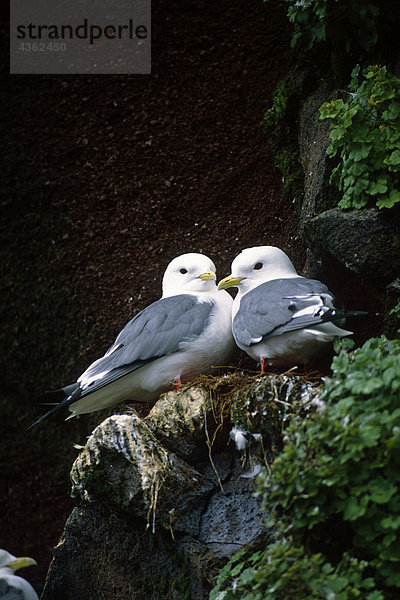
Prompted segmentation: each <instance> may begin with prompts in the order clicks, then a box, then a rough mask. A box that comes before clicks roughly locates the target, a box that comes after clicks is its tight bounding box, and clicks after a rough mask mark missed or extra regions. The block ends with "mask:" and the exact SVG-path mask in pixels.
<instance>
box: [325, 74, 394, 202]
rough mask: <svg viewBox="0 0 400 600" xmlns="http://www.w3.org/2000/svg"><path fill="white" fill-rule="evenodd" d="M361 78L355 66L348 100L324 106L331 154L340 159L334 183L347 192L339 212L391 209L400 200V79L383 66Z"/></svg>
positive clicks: (328, 103)
mask: <svg viewBox="0 0 400 600" xmlns="http://www.w3.org/2000/svg"><path fill="white" fill-rule="evenodd" d="M363 76H364V78H363V80H362V81H361V82H360V67H359V66H357V67H356V68H355V69H354V70H353V73H352V80H351V84H350V86H349V94H348V95H347V98H346V99H342V98H338V99H336V100H332V101H331V102H325V103H324V104H323V105H322V107H321V108H320V119H329V120H330V122H331V126H330V144H329V146H328V148H327V154H328V156H330V157H334V156H337V155H339V157H340V162H339V164H338V165H337V167H336V168H335V169H334V170H333V172H332V175H331V181H335V182H336V184H337V186H338V188H339V189H340V190H341V191H343V197H342V199H341V201H340V202H339V207H340V208H343V209H347V208H352V207H354V208H362V207H364V206H367V205H373V204H376V206H377V207H378V208H392V207H393V206H394V205H395V204H397V203H399V202H400V79H398V78H397V77H395V76H393V75H391V74H390V73H388V72H387V69H386V67H385V66H370V67H368V68H367V69H365V70H364V72H363Z"/></svg>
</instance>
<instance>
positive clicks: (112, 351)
mask: <svg viewBox="0 0 400 600" xmlns="http://www.w3.org/2000/svg"><path fill="white" fill-rule="evenodd" d="M213 306H214V303H213V302H212V301H209V302H199V301H198V300H197V298H196V296H193V295H189V294H180V295H179V296H171V297H169V298H161V299H160V300H157V301H156V302H153V304H150V306H147V307H146V308H145V309H144V310H142V311H141V312H139V313H138V314H137V315H136V316H135V317H133V319H132V320H131V321H129V323H128V324H127V325H126V326H125V327H124V328H123V330H122V331H121V332H120V333H119V334H118V336H117V338H116V340H115V342H114V344H113V345H112V346H111V347H110V348H109V350H108V351H107V352H106V354H105V355H104V356H103V357H102V358H99V360H96V361H95V362H94V363H93V364H91V365H90V367H89V368H88V369H86V371H85V372H84V373H83V374H82V375H81V376H80V377H79V379H78V382H77V383H75V384H72V385H69V386H67V387H65V388H62V389H61V390H56V391H55V392H52V393H50V396H52V397H54V399H59V398H60V397H61V398H62V400H61V401H60V402H59V404H57V405H56V406H54V407H53V408H51V409H50V410H49V411H48V412H47V413H45V414H44V415H42V416H41V417H39V419H37V420H36V421H35V422H34V423H32V425H30V427H29V428H28V429H30V428H31V427H34V426H35V425H37V424H38V423H40V422H41V421H43V420H44V419H46V418H47V417H49V416H50V415H52V414H53V413H55V412H57V411H58V410H60V409H61V408H64V407H66V406H70V404H73V403H74V402H76V401H77V400H79V398H82V397H84V396H88V395H89V394H92V393H93V392H96V391H97V390H98V389H100V388H103V387H105V386H106V385H108V384H110V383H112V382H113V381H116V380H117V379H120V378H121V377H124V376H125V375H128V373H131V372H132V371H135V370H137V369H139V368H140V367H142V366H143V365H146V364H147V363H149V362H151V361H153V360H155V359H157V358H160V357H161V356H164V355H166V354H172V353H173V352H177V351H178V350H180V348H181V347H182V346H183V345H184V344H185V343H186V342H188V341H190V340H194V339H195V338H196V337H198V336H199V335H201V334H202V332H203V331H204V330H205V329H206V328H207V326H208V324H209V321H210V316H211V311H212V309H213Z"/></svg>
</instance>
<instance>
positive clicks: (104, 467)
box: [71, 452, 129, 511]
mask: <svg viewBox="0 0 400 600" xmlns="http://www.w3.org/2000/svg"><path fill="white" fill-rule="evenodd" d="M113 457H115V458H116V460H118V453H117V452H110V454H108V456H107V461H106V460H104V458H103V459H100V460H99V462H98V463H97V464H95V465H93V467H92V468H91V469H90V470H87V471H85V477H84V479H83V480H82V481H81V482H80V486H81V487H82V488H84V489H85V490H87V492H88V494H89V495H90V496H93V497H94V498H97V499H101V498H104V497H106V498H108V499H110V500H111V501H112V502H113V503H114V504H115V505H117V506H118V507H119V508H120V509H121V510H124V511H126V510H127V509H128V507H129V501H128V500H127V499H126V493H125V481H124V477H123V476H122V475H119V476H118V477H113V475H112V474H113V469H112V468H111V466H110V464H109V463H110V462H112V458H113ZM75 495H76V493H75V489H74V488H73V489H72V492H71V496H72V497H75Z"/></svg>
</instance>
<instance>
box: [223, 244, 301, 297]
mask: <svg viewBox="0 0 400 600" xmlns="http://www.w3.org/2000/svg"><path fill="white" fill-rule="evenodd" d="M288 277H298V275H297V272H296V269H295V268H294V266H293V264H292V262H291V260H290V258H289V257H288V256H287V255H286V254H285V253H284V252H283V251H282V250H280V249H279V248H276V247H275V246H255V247H253V248H246V249H245V250H242V252H241V253H240V254H239V255H238V256H237V257H236V258H235V259H234V261H233V262H232V265H231V274H230V275H228V277H225V279H222V280H221V281H220V282H219V285H218V288H219V289H227V288H229V287H238V288H239V292H241V293H245V292H248V291H249V290H251V289H253V288H254V287H257V286H258V285H260V284H261V283H265V282H266V281H271V280H273V279H280V278H288Z"/></svg>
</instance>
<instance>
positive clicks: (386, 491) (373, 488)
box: [369, 477, 397, 504]
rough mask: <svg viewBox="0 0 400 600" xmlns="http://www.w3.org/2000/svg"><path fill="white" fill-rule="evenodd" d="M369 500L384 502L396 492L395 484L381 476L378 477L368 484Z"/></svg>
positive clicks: (378, 502)
mask: <svg viewBox="0 0 400 600" xmlns="http://www.w3.org/2000/svg"><path fill="white" fill-rule="evenodd" d="M369 491H370V494H371V500H372V501H373V502H376V503H377V504H386V503H387V502H389V500H390V499H391V498H392V496H393V495H394V494H395V493H396V492H397V486H396V485H395V484H394V483H391V482H390V481H388V480H387V479H384V478H383V477H379V478H377V479H375V480H373V481H371V482H370V484H369Z"/></svg>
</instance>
